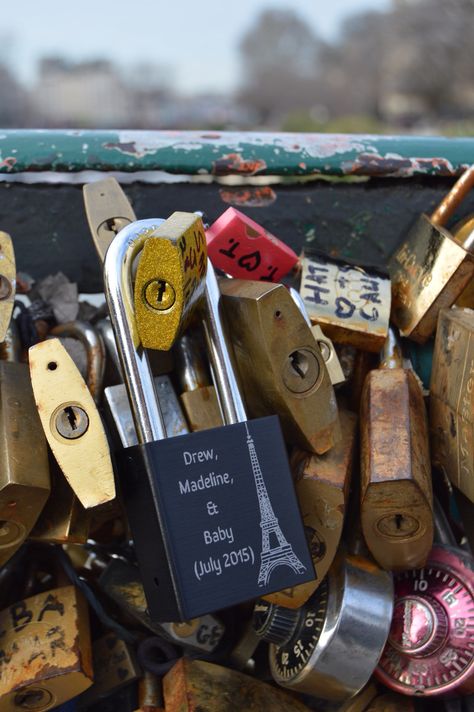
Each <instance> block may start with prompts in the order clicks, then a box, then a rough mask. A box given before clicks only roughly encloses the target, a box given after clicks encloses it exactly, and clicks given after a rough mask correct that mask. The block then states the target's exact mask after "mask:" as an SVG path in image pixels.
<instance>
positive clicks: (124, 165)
mask: <svg viewBox="0 0 474 712" xmlns="http://www.w3.org/2000/svg"><path fill="white" fill-rule="evenodd" d="M471 163H474V139H472V138H458V139H455V138H449V139H448V138H442V137H418V136H368V135H350V134H296V133H270V132H268V133H264V132H260V133H257V132H248V133H242V132H225V131H224V132H216V131H129V130H126V131H82V130H69V131H68V130H64V131H56V130H7V131H2V132H1V134H0V172H3V173H17V172H21V171H51V170H52V171H64V172H75V171H80V170H87V169H88V170H96V171H127V172H133V171H138V170H146V171H156V170H159V171H164V172H167V173H174V174H176V173H178V174H188V175H189V174H201V175H202V174H205V175H229V174H234V175H243V176H254V175H287V176H291V175H300V176H303V175H315V174H316V175H317V174H322V175H368V176H401V177H410V176H413V175H445V176H449V175H455V174H458V173H460V172H461V171H462V168H463V167H466V166H467V165H469V164H471Z"/></svg>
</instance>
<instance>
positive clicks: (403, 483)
mask: <svg viewBox="0 0 474 712" xmlns="http://www.w3.org/2000/svg"><path fill="white" fill-rule="evenodd" d="M381 366H382V368H379V369H376V370H373V371H370V373H369V374H368V376H367V378H366V380H365V384H364V389H363V393H362V399H361V410H360V428H361V484H360V497H361V499H360V509H361V522H362V531H363V533H364V538H365V541H366V543H367V546H368V548H369V549H370V552H371V554H372V555H373V557H374V558H375V560H376V561H377V562H378V563H379V564H380V566H382V567H384V568H386V569H392V570H400V569H413V568H416V567H418V566H423V565H424V563H425V561H426V558H427V556H428V554H429V552H430V549H431V546H432V543H433V493H432V486H431V467H430V453H429V443H428V425H427V417H426V412H425V404H424V401H423V393H422V390H421V386H420V384H419V382H418V380H417V378H416V376H415V374H414V373H413V371H411V370H410V369H404V368H403V367H402V366H403V361H402V355H401V352H400V350H399V345H398V343H397V340H396V336H395V334H394V332H393V331H392V330H389V337H388V338H387V342H386V344H385V347H384V350H383V353H382V363H381Z"/></svg>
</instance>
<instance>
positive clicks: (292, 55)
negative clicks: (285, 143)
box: [239, 9, 322, 124]
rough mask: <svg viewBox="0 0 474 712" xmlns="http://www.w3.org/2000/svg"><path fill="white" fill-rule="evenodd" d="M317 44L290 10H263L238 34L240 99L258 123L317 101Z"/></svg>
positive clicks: (304, 25)
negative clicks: (255, 20) (251, 24)
mask: <svg viewBox="0 0 474 712" xmlns="http://www.w3.org/2000/svg"><path fill="white" fill-rule="evenodd" d="M321 48H322V42H321V41H320V40H318V38H317V37H316V36H315V35H314V33H313V32H312V31H311V29H310V28H309V27H308V25H307V23H306V22H304V21H303V20H302V19H301V18H300V17H299V16H298V15H297V14H296V13H295V12H294V11H293V10H276V9H270V10H265V11H264V12H263V13H262V14H261V15H260V16H259V18H258V20H257V23H256V25H255V26H254V27H252V28H251V29H250V30H249V31H248V32H247V34H246V35H245V36H244V37H243V38H242V40H241V42H240V46H239V50H240V55H241V60H242V89H241V91H240V95H239V98H240V100H241V101H242V102H243V103H245V104H246V105H247V106H249V107H251V108H252V109H253V110H255V111H256V112H257V116H258V117H259V121H260V123H262V124H270V123H272V122H275V121H279V120H281V118H282V117H284V116H285V115H286V114H287V113H288V112H289V111H294V110H301V109H309V108H311V106H313V105H314V104H315V103H316V102H317V100H318V89H317V81H316V75H317V67H318V57H319V53H320V51H321Z"/></svg>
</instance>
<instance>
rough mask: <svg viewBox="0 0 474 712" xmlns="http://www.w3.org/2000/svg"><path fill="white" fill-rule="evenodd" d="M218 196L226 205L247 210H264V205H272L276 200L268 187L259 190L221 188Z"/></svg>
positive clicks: (254, 188) (256, 188)
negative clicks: (246, 208)
mask: <svg viewBox="0 0 474 712" xmlns="http://www.w3.org/2000/svg"><path fill="white" fill-rule="evenodd" d="M219 195H220V196H221V200H222V201H223V202H224V203H227V204H228V205H236V206H238V207H244V206H246V207H248V208H264V207H265V206H266V205H271V204H272V203H274V202H275V200H276V199H277V196H276V193H275V191H274V190H272V188H270V186H268V185H266V186H263V187H261V188H259V187H253V188H238V189H229V188H221V189H220V190H219Z"/></svg>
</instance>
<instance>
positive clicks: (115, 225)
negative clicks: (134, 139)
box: [82, 178, 136, 262]
mask: <svg viewBox="0 0 474 712" xmlns="http://www.w3.org/2000/svg"><path fill="white" fill-rule="evenodd" d="M82 190H83V196H84V205H85V208H86V215H87V221H88V223H89V228H90V231H91V234H92V239H93V240H94V245H95V248H96V250H97V254H98V255H99V258H100V261H101V262H103V261H104V259H105V255H106V253H107V250H108V249H109V245H110V243H111V242H112V240H113V239H114V237H115V235H116V234H117V233H118V232H119V231H120V230H121V229H122V228H123V227H125V226H126V225H129V224H130V223H131V222H133V221H134V220H136V217H135V213H134V212H133V209H132V206H131V205H130V203H129V202H128V198H127V196H126V195H125V193H124V192H123V190H122V188H121V187H120V185H119V183H118V182H117V180H116V179H115V178H103V179H102V180H100V181H96V182H94V183H86V184H85V185H84V187H83V189H82Z"/></svg>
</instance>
